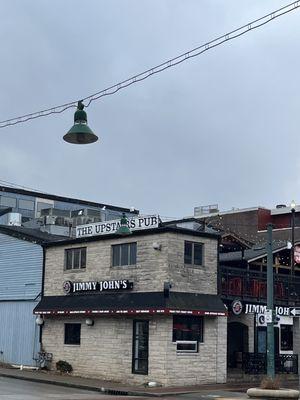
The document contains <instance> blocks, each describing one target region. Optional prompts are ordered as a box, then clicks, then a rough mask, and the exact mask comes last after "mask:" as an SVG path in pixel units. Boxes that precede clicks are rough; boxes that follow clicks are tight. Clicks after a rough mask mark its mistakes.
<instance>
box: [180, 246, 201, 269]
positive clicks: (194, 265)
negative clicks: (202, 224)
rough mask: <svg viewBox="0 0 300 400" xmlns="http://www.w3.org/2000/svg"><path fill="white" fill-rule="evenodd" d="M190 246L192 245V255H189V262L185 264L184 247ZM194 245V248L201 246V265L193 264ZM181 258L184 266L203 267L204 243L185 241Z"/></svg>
mask: <svg viewBox="0 0 300 400" xmlns="http://www.w3.org/2000/svg"><path fill="white" fill-rule="evenodd" d="M187 244H191V245H192V255H191V262H190V263H189V262H187V260H186V245H187ZM195 245H196V246H201V264H196V263H195ZM183 257H184V265H191V266H193V267H203V265H204V243H202V242H193V241H191V240H185V241H184V252H183Z"/></svg>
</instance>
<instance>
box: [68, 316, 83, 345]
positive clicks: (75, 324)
mask: <svg viewBox="0 0 300 400" xmlns="http://www.w3.org/2000/svg"><path fill="white" fill-rule="evenodd" d="M71 325H72V326H73V328H74V326H76V327H77V326H79V338H76V339H77V341H76V342H75V341H73V342H72V343H70V340H69V342H68V343H67V327H68V328H70V326H71ZM69 335H70V334H69ZM77 335H78V332H77ZM64 345H65V346H80V345H81V323H79V322H65V323H64Z"/></svg>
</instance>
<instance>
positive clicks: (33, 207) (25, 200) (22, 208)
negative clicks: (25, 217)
mask: <svg viewBox="0 0 300 400" xmlns="http://www.w3.org/2000/svg"><path fill="white" fill-rule="evenodd" d="M22 202H25V203H30V204H32V208H28V207H22V206H21V204H22ZM18 208H19V209H20V210H27V211H34V210H35V202H34V201H33V200H29V199H19V200H18Z"/></svg>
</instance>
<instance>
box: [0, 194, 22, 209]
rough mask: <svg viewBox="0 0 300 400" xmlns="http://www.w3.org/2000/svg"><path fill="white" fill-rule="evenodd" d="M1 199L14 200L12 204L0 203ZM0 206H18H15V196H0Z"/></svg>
mask: <svg viewBox="0 0 300 400" xmlns="http://www.w3.org/2000/svg"><path fill="white" fill-rule="evenodd" d="M2 199H9V200H14V205H12V204H2ZM0 206H1V207H11V208H18V207H17V198H16V197H11V196H3V195H1V196H0Z"/></svg>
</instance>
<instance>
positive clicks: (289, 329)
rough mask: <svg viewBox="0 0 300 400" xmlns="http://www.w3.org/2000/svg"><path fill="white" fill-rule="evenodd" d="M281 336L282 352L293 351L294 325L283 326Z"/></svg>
mask: <svg viewBox="0 0 300 400" xmlns="http://www.w3.org/2000/svg"><path fill="white" fill-rule="evenodd" d="M280 336H281V339H280V346H281V350H284V351H288V350H293V325H281V326H280Z"/></svg>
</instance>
